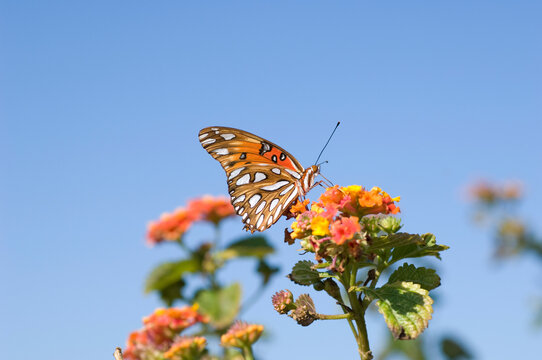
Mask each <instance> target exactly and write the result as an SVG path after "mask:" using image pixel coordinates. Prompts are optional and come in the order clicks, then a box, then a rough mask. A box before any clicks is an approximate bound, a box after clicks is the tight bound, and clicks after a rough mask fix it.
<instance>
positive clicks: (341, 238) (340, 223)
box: [331, 216, 361, 245]
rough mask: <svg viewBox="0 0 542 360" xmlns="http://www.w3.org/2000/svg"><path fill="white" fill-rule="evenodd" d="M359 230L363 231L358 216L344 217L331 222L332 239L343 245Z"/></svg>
mask: <svg viewBox="0 0 542 360" xmlns="http://www.w3.org/2000/svg"><path fill="white" fill-rule="evenodd" d="M359 231H361V225H360V224H359V218H357V217H356V216H351V217H342V218H340V219H339V220H337V221H335V222H334V223H333V224H331V239H332V240H333V241H334V242H335V243H337V244H338V245H342V244H344V242H345V241H346V240H350V239H352V238H353V237H354V235H355V234H356V233H357V232H359Z"/></svg>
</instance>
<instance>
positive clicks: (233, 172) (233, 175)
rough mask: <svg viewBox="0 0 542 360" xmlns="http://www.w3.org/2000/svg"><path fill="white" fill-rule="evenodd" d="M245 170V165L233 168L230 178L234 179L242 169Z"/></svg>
mask: <svg viewBox="0 0 542 360" xmlns="http://www.w3.org/2000/svg"><path fill="white" fill-rule="evenodd" d="M243 170H245V168H244V167H240V168H239V169H235V170H233V171H232V172H231V173H230V177H229V178H228V179H230V180H231V179H233V178H234V177H236V176H237V175H239V173H240V172H241V171H243Z"/></svg>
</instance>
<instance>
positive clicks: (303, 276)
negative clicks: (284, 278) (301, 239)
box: [288, 260, 320, 286]
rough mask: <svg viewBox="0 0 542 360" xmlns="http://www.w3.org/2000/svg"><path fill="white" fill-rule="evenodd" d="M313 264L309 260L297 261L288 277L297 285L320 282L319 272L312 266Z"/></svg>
mask: <svg viewBox="0 0 542 360" xmlns="http://www.w3.org/2000/svg"><path fill="white" fill-rule="evenodd" d="M313 265H314V264H313V263H312V262H311V261H309V260H301V261H298V262H297V263H296V264H295V265H294V267H293V268H292V273H291V274H290V275H288V277H289V278H290V280H292V281H293V282H295V283H296V284H298V285H306V286H308V285H312V284H314V283H317V282H320V273H319V272H318V271H316V270H314V269H313V268H312V266H313Z"/></svg>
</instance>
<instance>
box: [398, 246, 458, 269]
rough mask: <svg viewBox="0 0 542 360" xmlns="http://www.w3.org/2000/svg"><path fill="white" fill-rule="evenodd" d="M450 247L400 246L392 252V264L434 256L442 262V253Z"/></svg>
mask: <svg viewBox="0 0 542 360" xmlns="http://www.w3.org/2000/svg"><path fill="white" fill-rule="evenodd" d="M449 248H450V247H449V246H446V245H433V246H423V245H421V246H420V245H417V244H410V245H406V246H399V247H396V248H395V249H393V250H392V252H391V260H390V264H392V263H394V262H396V261H399V260H402V259H407V258H417V257H423V256H434V257H436V258H437V259H439V260H440V252H441V251H444V250H448V249H449Z"/></svg>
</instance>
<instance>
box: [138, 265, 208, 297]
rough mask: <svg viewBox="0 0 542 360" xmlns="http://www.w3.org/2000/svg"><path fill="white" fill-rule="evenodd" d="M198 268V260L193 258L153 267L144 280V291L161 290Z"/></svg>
mask: <svg viewBox="0 0 542 360" xmlns="http://www.w3.org/2000/svg"><path fill="white" fill-rule="evenodd" d="M199 270H200V265H199V262H198V261H196V260H195V259H186V260H181V261H173V262H165V263H162V264H160V265H158V266H157V267H155V268H154V269H153V270H152V271H151V273H150V274H149V276H148V277H147V280H146V281H145V293H149V292H151V291H154V290H162V289H165V288H166V287H167V286H169V285H172V284H174V283H176V282H177V281H179V280H180V279H181V278H182V277H183V275H184V274H185V273H193V272H196V271H199Z"/></svg>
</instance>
